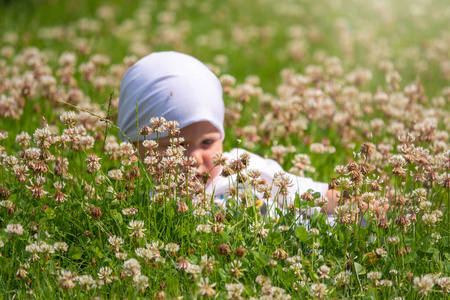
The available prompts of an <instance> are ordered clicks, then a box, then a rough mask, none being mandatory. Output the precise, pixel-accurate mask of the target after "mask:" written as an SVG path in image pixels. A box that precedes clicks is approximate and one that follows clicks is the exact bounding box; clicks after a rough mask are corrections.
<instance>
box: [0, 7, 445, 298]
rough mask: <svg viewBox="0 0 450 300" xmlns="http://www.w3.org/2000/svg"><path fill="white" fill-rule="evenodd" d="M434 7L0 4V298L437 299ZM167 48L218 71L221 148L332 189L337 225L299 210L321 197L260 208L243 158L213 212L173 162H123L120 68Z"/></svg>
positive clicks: (441, 284) (129, 153) (439, 86)
mask: <svg viewBox="0 0 450 300" xmlns="http://www.w3.org/2000/svg"><path fill="white" fill-rule="evenodd" d="M449 18H450V6H449V5H448V4H447V3H446V1H438V0H415V1H406V0H397V1H387V0H380V1H372V2H370V1H360V0H358V1H357V0H353V1H351V0H336V1H323V0H318V1H306V0H280V1H275V0H258V1H257V0H248V1H238V0H230V1H216V0H211V1H200V0H185V1H175V0H172V1H152V0H148V1H137V0H129V1H127V2H123V1H117V0H112V1H105V2H101V1H97V0H93V1H58V0H48V1H37V0H24V1H11V0H10V1H6V0H3V1H2V0H0V162H1V177H0V229H1V230H0V253H1V255H0V265H1V266H2V268H1V269H0V295H1V297H3V298H6V299H28V298H30V299H34V298H38V299H50V298H69V297H70V298H80V299H84V298H95V299H124V298H126V299H141V298H142V299H144V298H147V299H155V298H156V299H165V298H166V299H177V298H182V299H197V298H200V299H201V298H217V299H242V298H243V299H291V298H292V299H315V298H318V299H333V298H334V299H353V298H363V299H421V298H423V299H444V298H445V299H446V298H449V296H448V292H449V290H450V277H449V272H450V252H449V247H450V246H449V243H450V239H449V236H450V232H449V230H450V211H449V204H450V142H449V131H450V28H449V26H448V20H449ZM165 50H175V51H179V52H184V53H188V54H190V55H192V56H194V57H196V58H198V59H199V60H201V61H202V62H204V63H205V64H207V65H208V67H210V69H211V70H212V71H213V72H214V73H215V74H216V75H217V76H218V77H219V79H220V80H221V82H222V86H223V88H224V91H225V95H224V101H225V104H226V116H225V125H226V126H225V132H226V137H225V141H224V149H225V150H230V149H232V148H236V147H242V148H245V149H247V150H249V151H251V152H254V153H257V154H259V155H261V156H263V157H267V158H272V159H274V160H276V161H278V162H279V163H280V164H281V165H282V166H283V168H284V169H285V170H286V171H288V172H290V173H293V174H296V175H298V176H306V177H311V178H313V179H314V180H317V181H321V182H327V183H329V187H331V188H333V189H334V190H337V191H340V192H341V193H340V195H341V196H340V199H339V200H338V205H337V207H335V209H334V211H335V213H334V217H335V220H336V222H335V223H334V224H330V223H327V222H326V221H325V220H326V219H327V218H326V215H324V214H319V213H311V215H310V216H309V217H308V218H307V220H306V219H305V220H301V219H304V218H303V215H304V214H305V212H306V211H309V212H311V208H312V207H316V206H317V205H318V203H319V202H320V201H319V198H318V197H319V196H318V195H317V194H311V195H304V194H302V195H289V197H290V199H292V205H290V206H289V207H281V206H280V207H277V208H276V209H274V210H275V212H276V217H274V216H273V215H272V216H268V215H267V216H264V215H261V213H259V205H260V201H259V200H263V201H267V200H268V199H269V198H270V197H267V198H264V197H261V193H255V190H257V189H258V188H263V187H261V184H260V183H258V180H257V179H258V178H257V176H255V177H254V178H252V177H251V176H248V178H247V180H248V181H247V182H246V183H238V182H236V180H235V179H236V176H241V175H245V177H247V175H251V172H250V173H248V171H249V170H238V171H236V172H237V173H239V174H237V175H234V176H235V177H233V176H232V177H231V178H234V179H230V185H231V186H232V187H234V188H236V189H237V190H242V191H244V192H243V193H239V194H232V196H230V198H229V200H228V201H227V207H226V209H223V208H220V207H217V206H215V205H211V199H212V198H213V195H208V194H205V193H204V186H203V185H202V184H201V183H199V182H197V181H196V180H194V179H192V178H191V179H189V178H190V177H189V175H188V174H189V173H190V172H192V170H191V169H190V168H184V167H183V166H182V165H183V161H182V156H177V155H175V156H176V157H173V159H175V161H176V162H177V165H176V166H175V167H173V166H167V165H165V164H164V163H162V162H163V161H164V160H163V158H165V157H166V156H168V155H169V154H167V153H164V152H161V153H160V152H157V153H149V156H150V157H152V159H154V160H156V161H157V162H158V164H149V163H144V162H145V160H144V161H141V160H137V159H136V158H135V156H134V155H133V152H134V150H133V148H132V147H131V146H130V144H128V143H121V141H120V140H119V139H118V130H117V127H116V126H115V121H116V119H117V113H118V112H117V109H118V97H119V91H120V81H121V78H122V75H123V74H124V72H125V71H126V70H127V69H128V68H129V67H130V66H131V65H132V64H133V63H134V62H136V61H137V60H138V59H139V58H141V57H143V56H145V55H147V54H149V53H151V52H153V51H165ZM143 122H149V120H143ZM228 163H230V166H231V165H232V162H228ZM226 167H227V166H224V168H226ZM174 170H175V171H174ZM194 181H195V182H194ZM273 184H274V185H275V186H276V185H277V184H280V183H279V182H277V180H274V182H273ZM188 185H189V188H187V186H188ZM258 185H260V186H258ZM269 186H270V183H269ZM276 190H277V189H276V188H275V191H276ZM149 192H151V193H152V194H153V195H156V196H155V197H154V199H153V200H152V201H150V199H149ZM275 194H276V193H275ZM278 197H281V196H279V195H277V194H276V195H275V196H273V197H272V198H275V200H278V199H276V198H278ZM308 197H312V198H308ZM272 198H271V199H272Z"/></svg>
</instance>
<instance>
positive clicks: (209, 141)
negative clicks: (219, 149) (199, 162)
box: [202, 139, 214, 145]
mask: <svg viewBox="0 0 450 300" xmlns="http://www.w3.org/2000/svg"><path fill="white" fill-rule="evenodd" d="M213 142H214V141H213V140H210V139H208V140H203V141H202V144H203V145H211V144H212V143H213Z"/></svg>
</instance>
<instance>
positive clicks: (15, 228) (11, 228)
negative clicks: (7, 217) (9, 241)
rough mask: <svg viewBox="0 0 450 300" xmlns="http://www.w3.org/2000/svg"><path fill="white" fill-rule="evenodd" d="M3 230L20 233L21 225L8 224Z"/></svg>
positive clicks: (21, 231) (21, 232)
mask: <svg viewBox="0 0 450 300" xmlns="http://www.w3.org/2000/svg"><path fill="white" fill-rule="evenodd" d="M5 232H6V233H9V234H11V235H22V234H23V226H22V225H20V224H8V225H7V226H6V228H5Z"/></svg>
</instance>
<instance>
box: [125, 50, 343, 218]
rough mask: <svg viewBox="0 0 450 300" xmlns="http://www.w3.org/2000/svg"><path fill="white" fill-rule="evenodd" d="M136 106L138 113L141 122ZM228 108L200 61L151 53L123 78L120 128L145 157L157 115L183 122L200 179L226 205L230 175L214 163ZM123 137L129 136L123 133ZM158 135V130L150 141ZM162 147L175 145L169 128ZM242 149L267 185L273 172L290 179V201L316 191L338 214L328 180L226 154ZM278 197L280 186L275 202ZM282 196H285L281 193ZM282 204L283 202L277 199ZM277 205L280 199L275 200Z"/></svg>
mask: <svg viewBox="0 0 450 300" xmlns="http://www.w3.org/2000/svg"><path fill="white" fill-rule="evenodd" d="M136 105H137V110H138V116H139V126H138V125H137V122H138V120H137V117H136ZM224 115H225V106H224V102H223V99H222V87H221V84H220V81H219V79H218V78H217V77H216V76H215V75H214V74H213V73H212V72H211V71H210V70H209V69H208V68H207V67H206V66H205V65H204V64H203V63H201V62H200V61H199V60H197V59H195V58H193V57H191V56H189V55H186V54H182V53H177V52H156V53H152V54H150V55H148V56H146V57H144V58H142V59H140V60H139V61H138V62H136V64H135V65H133V66H132V67H131V68H130V69H129V70H128V71H127V72H126V73H125V75H124V76H123V79H122V84H121V90H120V101H119V116H118V126H119V127H120V128H121V129H122V131H123V132H124V134H125V135H126V136H128V137H129V138H130V139H131V140H132V141H133V142H135V143H136V144H138V145H139V152H140V155H141V157H144V154H145V148H144V147H143V145H142V144H139V141H142V140H144V137H143V136H138V133H137V132H138V127H139V129H140V128H141V127H142V126H144V125H149V120H150V119H151V118H153V117H164V118H165V119H166V120H168V121H170V120H175V121H178V122H179V124H180V126H179V128H180V129H181V130H180V131H181V133H180V136H181V137H183V138H184V139H185V142H184V145H186V149H187V151H186V155H188V156H192V157H194V158H195V159H196V161H197V166H196V167H197V170H198V173H197V174H198V175H197V177H198V179H201V178H202V174H203V173H209V174H210V178H209V180H208V182H207V186H206V192H207V193H209V194H211V195H214V198H215V199H216V201H215V202H216V204H218V205H221V204H223V202H224V201H226V199H227V196H228V194H229V187H230V178H226V177H223V176H221V171H222V170H221V166H214V164H213V162H212V157H213V156H214V155H216V153H218V152H219V153H221V152H223V148H222V142H223V140H224V137H225V131H224V128H223V122H224ZM120 138H121V139H122V140H127V139H126V137H125V136H124V135H123V134H122V133H120ZM149 138H150V139H156V138H157V135H156V133H152V134H151V135H150V136H147V137H146V139H149ZM158 138H159V140H158V141H159V147H160V149H165V148H166V147H168V146H169V145H170V139H169V137H168V136H167V132H165V133H162V134H160V135H159V136H158ZM243 153H247V154H248V155H249V157H250V161H249V165H248V166H247V169H248V170H250V169H256V170H259V171H260V172H261V178H262V179H263V180H265V181H266V182H268V183H271V182H272V181H273V178H274V175H275V176H280V174H284V175H282V176H284V177H285V179H286V180H287V181H291V184H290V186H289V187H288V192H289V195H288V196H287V199H284V200H283V201H286V200H287V202H288V203H287V204H292V203H293V202H294V201H293V200H294V197H295V194H296V193H298V194H299V195H301V194H302V193H304V192H306V191H307V190H309V189H312V190H314V191H316V192H320V194H321V195H322V196H323V197H325V198H327V199H328V203H329V204H328V206H327V209H326V212H327V213H328V214H332V213H333V207H335V205H332V200H333V199H334V200H335V201H336V199H339V198H338V197H337V196H336V195H334V197H333V195H332V191H331V190H328V185H327V184H326V183H320V182H315V181H313V180H312V179H310V178H302V177H297V176H295V175H293V174H289V173H284V172H283V169H282V167H281V166H280V165H279V164H278V163H277V162H275V161H274V160H271V159H264V158H262V157H260V156H258V155H256V154H252V153H249V152H247V151H245V150H243V149H233V150H231V151H230V152H228V153H223V157H225V158H228V159H229V160H231V159H237V158H238V157H239V156H240V155H242V154H243ZM275 195H276V189H274V193H273V196H272V200H273V198H274V197H275ZM279 199H282V197H281V196H280V197H279ZM278 202H279V203H278V204H280V205H283V203H280V200H279V201H278ZM275 204H276V203H275ZM267 206H268V209H269V213H270V212H271V211H272V212H273V211H274V209H272V207H274V206H276V205H274V203H273V201H272V203H267Z"/></svg>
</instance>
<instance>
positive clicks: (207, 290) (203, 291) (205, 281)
mask: <svg viewBox="0 0 450 300" xmlns="http://www.w3.org/2000/svg"><path fill="white" fill-rule="evenodd" d="M197 286H198V287H199V288H200V289H199V290H198V293H199V294H200V295H201V296H205V297H211V296H213V295H214V294H215V293H216V291H215V290H214V286H216V283H215V282H213V283H211V284H210V283H209V278H208V277H206V278H200V280H199V281H198V282H197Z"/></svg>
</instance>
